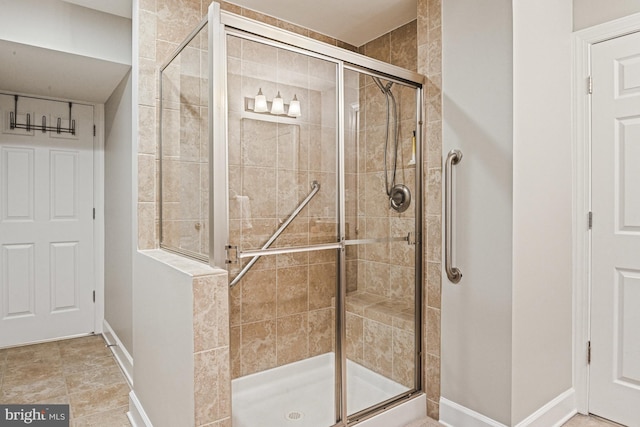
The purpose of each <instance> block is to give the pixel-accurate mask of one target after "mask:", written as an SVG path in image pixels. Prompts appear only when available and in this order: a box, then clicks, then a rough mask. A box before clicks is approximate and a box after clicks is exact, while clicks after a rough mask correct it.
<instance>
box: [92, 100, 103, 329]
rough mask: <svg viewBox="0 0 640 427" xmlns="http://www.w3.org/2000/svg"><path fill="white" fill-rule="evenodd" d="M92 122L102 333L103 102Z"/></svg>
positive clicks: (97, 310)
mask: <svg viewBox="0 0 640 427" xmlns="http://www.w3.org/2000/svg"><path fill="white" fill-rule="evenodd" d="M93 124H94V126H95V127H96V136H95V137H94V141H93V207H94V208H95V210H96V217H95V219H94V221H93V259H94V264H93V265H94V275H95V279H94V291H95V292H96V300H95V304H94V327H93V331H94V332H95V333H96V334H100V333H102V321H103V319H104V242H105V234H104V233H105V232H104V184H105V182H104V104H95V105H94V107H93Z"/></svg>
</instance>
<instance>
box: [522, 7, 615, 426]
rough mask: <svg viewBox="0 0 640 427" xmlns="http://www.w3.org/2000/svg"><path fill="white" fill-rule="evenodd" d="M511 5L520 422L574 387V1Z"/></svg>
mask: <svg viewBox="0 0 640 427" xmlns="http://www.w3.org/2000/svg"><path fill="white" fill-rule="evenodd" d="M607 3H609V2H607ZM513 5H514V7H513V28H514V32H513V45H514V58H513V69H514V73H513V76H514V78H513V80H514V81H513V87H514V90H513V99H514V101H513V107H514V109H513V122H514V123H513V127H514V132H513V134H514V135H513V303H512V304H513V306H512V312H513V324H512V328H513V338H512V345H513V361H512V372H513V385H512V387H513V391H512V403H513V406H512V417H511V418H512V425H515V424H517V423H518V422H520V421H522V420H523V419H524V418H526V417H527V416H529V415H530V414H531V413H533V412H534V411H536V410H537V409H539V408H540V407H542V406H543V405H545V404H546V403H547V402H549V401H550V400H552V399H554V398H555V397H557V396H558V395H560V394H561V393H563V392H564V391H566V390H568V389H570V388H571V387H572V281H571V272H572V264H571V263H572V258H571V251H572V240H571V230H572V202H571V200H572V192H571V191H572V190H571V182H572V174H571V164H572V163H571V156H572V153H571V107H570V106H571V87H572V86H571V44H570V41H571V38H570V36H571V31H572V28H571V26H572V7H571V1H568V0H564V1H558V0H537V1H535V2H530V1H514V2H513Z"/></svg>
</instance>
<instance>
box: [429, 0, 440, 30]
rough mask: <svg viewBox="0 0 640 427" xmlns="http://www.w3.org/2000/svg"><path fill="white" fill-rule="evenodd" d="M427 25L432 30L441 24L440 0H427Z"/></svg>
mask: <svg viewBox="0 0 640 427" xmlns="http://www.w3.org/2000/svg"><path fill="white" fill-rule="evenodd" d="M427 3H428V6H427V7H428V12H427V16H428V26H429V29H430V30H432V29H434V28H437V27H439V26H440V25H441V21H442V2H441V0H428V1H427Z"/></svg>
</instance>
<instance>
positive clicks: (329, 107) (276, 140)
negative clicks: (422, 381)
mask: <svg viewBox="0 0 640 427" xmlns="http://www.w3.org/2000/svg"><path fill="white" fill-rule="evenodd" d="M226 47H227V93H228V99H227V105H228V140H227V156H228V197H229V199H228V206H229V239H228V241H229V246H230V247H229V248H228V254H229V258H230V259H231V260H232V261H237V263H231V264H229V271H230V275H229V278H230V279H229V280H230V286H231V288H230V310H231V368H232V378H233V381H232V388H233V393H232V395H233V425H234V427H254V426H256V425H261V426H265V427H269V426H273V427H276V426H281V425H284V424H285V423H286V421H287V420H288V421H300V422H298V423H297V425H300V426H313V427H319V426H331V425H334V424H335V423H336V421H337V418H338V415H337V412H336V403H335V396H336V381H335V379H336V358H335V355H334V351H335V346H336V344H335V339H336V334H335V328H336V326H335V324H336V320H335V319H336V310H335V300H336V288H337V283H338V280H337V274H338V268H339V255H340V249H339V248H340V247H341V246H340V242H339V236H340V228H339V217H340V215H339V192H338V184H339V180H338V169H339V167H338V151H339V150H338V146H339V144H338V132H339V129H338V120H337V116H338V113H337V111H338V109H337V105H338V103H337V100H338V94H337V71H338V64H337V63H336V62H332V61H328V60H325V59H321V58H318V57H315V56H309V55H306V54H304V53H302V52H300V51H292V50H289V49H285V48H283V47H281V46H279V45H275V44H270V43H267V42H261V41H258V40H254V39H251V38H246V37H240V36H236V35H227V39H226Z"/></svg>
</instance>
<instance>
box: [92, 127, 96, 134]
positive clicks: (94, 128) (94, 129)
mask: <svg viewBox="0 0 640 427" xmlns="http://www.w3.org/2000/svg"><path fill="white" fill-rule="evenodd" d="M93 136H96V125H93Z"/></svg>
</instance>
